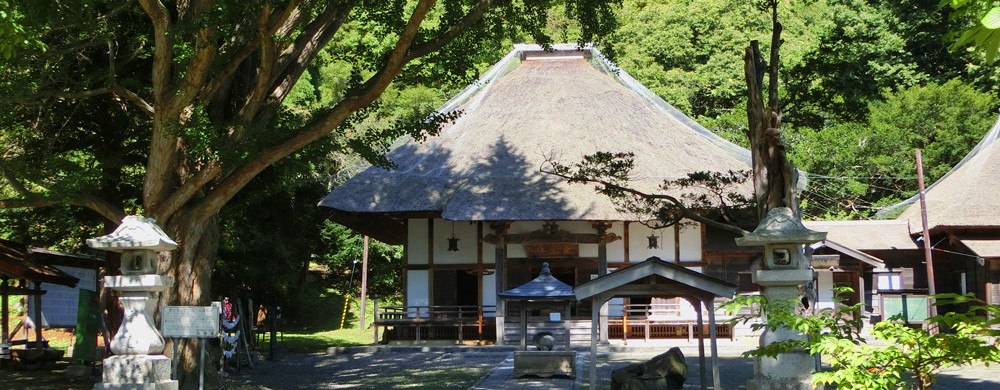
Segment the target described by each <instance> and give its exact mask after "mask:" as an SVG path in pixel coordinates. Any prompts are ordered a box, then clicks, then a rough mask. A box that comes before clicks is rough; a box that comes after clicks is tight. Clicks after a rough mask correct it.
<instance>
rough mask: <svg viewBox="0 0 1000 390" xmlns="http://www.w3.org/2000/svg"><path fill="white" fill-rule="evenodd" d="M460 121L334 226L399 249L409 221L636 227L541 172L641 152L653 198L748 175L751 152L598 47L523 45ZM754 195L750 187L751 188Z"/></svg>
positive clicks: (343, 204)
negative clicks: (688, 181)
mask: <svg viewBox="0 0 1000 390" xmlns="http://www.w3.org/2000/svg"><path fill="white" fill-rule="evenodd" d="M454 110H461V113H462V115H461V117H460V118H459V119H458V120H457V121H455V123H453V124H451V125H449V126H448V127H447V128H445V129H444V130H443V131H442V132H441V134H440V135H439V136H436V137H432V138H430V139H429V140H427V141H425V142H422V143H421V142H416V141H413V140H409V141H406V142H402V143H401V144H400V145H399V146H398V147H396V148H395V149H393V150H392V151H391V152H390V153H389V154H388V157H389V159H390V160H391V161H393V162H395V163H396V164H397V166H398V169H396V170H385V169H382V168H378V167H371V168H368V169H367V170H365V171H363V172H361V173H360V174H358V175H357V176H355V177H354V178H352V179H350V180H348V181H347V182H346V183H344V184H343V185H341V186H340V187H338V188H336V189H334V190H333V192H331V193H330V194H329V195H328V196H327V197H326V199H323V201H322V202H320V206H323V207H326V208H329V209H331V210H333V211H334V214H333V216H332V217H331V219H333V220H334V221H337V222H340V223H343V224H345V225H347V226H349V227H351V228H354V229H356V230H359V231H361V232H363V233H365V234H368V235H371V236H373V237H375V238H377V239H379V240H382V241H386V242H390V243H402V242H403V241H404V239H405V221H406V219H407V218H413V217H438V218H443V219H446V220H452V221H514V220H521V221H525V220H534V221H540V220H580V221H607V220H618V221H621V220H629V219H634V218H629V217H628V216H623V215H621V214H620V213H619V212H618V211H617V210H616V209H615V207H614V206H613V205H612V203H611V202H610V201H609V200H608V199H607V198H606V197H605V196H604V195H600V194H597V193H595V191H594V189H593V188H592V186H587V185H570V184H568V183H566V182H565V181H564V180H561V179H560V178H558V177H555V176H552V175H549V174H546V173H543V172H541V171H540V167H542V166H543V165H544V164H545V163H546V161H548V160H555V161H559V162H562V163H566V164H571V163H575V162H578V161H581V158H582V157H583V156H584V155H588V154H592V153H595V152H598V151H606V152H633V153H635V170H634V171H633V172H632V176H633V178H634V179H633V181H632V183H631V184H632V185H633V186H636V187H638V188H640V189H643V190H647V191H655V190H656V188H657V186H658V185H659V184H660V183H661V182H662V181H663V180H664V179H676V178H682V177H686V175H687V174H688V173H692V172H696V171H718V172H726V171H729V170H734V171H737V170H744V171H745V170H749V169H750V153H749V151H747V150H746V149H743V148H741V147H739V146H736V145H734V144H732V143H730V142H728V141H726V140H724V139H722V138H720V137H718V136H716V135H715V134H713V133H712V132H710V131H708V130H706V129H705V128H703V127H702V126H701V125H699V124H697V123H695V122H694V121H693V120H691V119H690V118H688V117H687V116H685V115H684V114H682V113H680V112H679V111H677V110H676V109H675V108H674V107H672V106H670V105H669V104H667V103H666V102H664V101H663V100H662V99H660V98H659V97H657V96H656V95H655V94H653V93H652V92H650V91H649V90H648V89H646V88H645V87H643V86H641V85H640V84H639V83H638V82H636V81H635V80H634V79H632V78H631V77H630V76H629V75H628V74H627V73H625V72H624V71H620V70H618V69H615V68H613V67H612V66H611V65H609V64H608V63H607V62H606V61H605V60H604V59H603V57H602V56H601V55H600V53H599V52H598V51H597V50H596V49H592V48H585V49H583V50H577V49H576V47H575V46H569V45H563V46H557V47H556V50H555V51H554V52H545V51H543V50H541V48H539V47H538V46H534V45H519V46H517V47H516V48H515V49H514V50H513V51H511V52H510V54H508V55H507V56H506V57H504V58H503V59H502V60H501V61H500V62H498V63H497V64H496V65H495V66H493V67H492V68H491V69H490V70H489V71H488V72H486V73H485V74H484V76H483V77H482V78H481V79H480V80H479V81H478V82H477V83H475V84H473V85H471V86H469V87H468V88H466V89H465V90H464V91H463V92H462V93H460V94H459V95H457V96H456V97H455V98H454V99H452V100H451V101H450V102H448V103H447V104H446V105H445V106H443V107H442V108H441V109H439V111H440V112H452V111H454ZM745 190H746V191H748V192H749V191H750V189H749V186H747V188H746V189H745Z"/></svg>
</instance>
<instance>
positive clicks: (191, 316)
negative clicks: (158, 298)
mask: <svg viewBox="0 0 1000 390" xmlns="http://www.w3.org/2000/svg"><path fill="white" fill-rule="evenodd" d="M221 311H222V310H221V307H220V305H219V303H218V302H212V306H167V307H164V308H163V311H162V312H161V313H160V314H161V315H160V318H161V322H162V326H163V337H166V338H210V337H219V317H220V315H221Z"/></svg>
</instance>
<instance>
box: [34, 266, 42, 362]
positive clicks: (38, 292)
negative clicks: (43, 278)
mask: <svg viewBox="0 0 1000 390" xmlns="http://www.w3.org/2000/svg"><path fill="white" fill-rule="evenodd" d="M34 298H35V348H43V346H42V282H35V297H34Z"/></svg>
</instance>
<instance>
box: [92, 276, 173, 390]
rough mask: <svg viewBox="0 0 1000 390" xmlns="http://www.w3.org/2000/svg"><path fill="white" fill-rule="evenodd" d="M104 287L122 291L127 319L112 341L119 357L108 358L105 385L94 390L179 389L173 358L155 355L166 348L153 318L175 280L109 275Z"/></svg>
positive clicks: (112, 347)
mask: <svg viewBox="0 0 1000 390" xmlns="http://www.w3.org/2000/svg"><path fill="white" fill-rule="evenodd" d="M104 284H105V286H107V287H108V288H110V289H112V290H117V291H120V292H121V296H120V297H119V301H121V303H122V306H124V309H125V310H124V312H125V317H124V318H123V319H122V324H121V327H119V328H118V333H117V334H115V337H114V338H112V339H111V352H114V353H115V356H111V357H109V358H107V359H104V374H103V376H102V381H101V382H102V383H98V384H96V385H94V389H103V390H110V389H129V390H132V389H143V390H147V389H148V390H153V389H156V390H171V389H177V386H178V384H177V381H175V380H172V379H170V367H171V363H170V358H168V357H166V356H163V355H151V354H158V353H161V352H163V348H164V342H163V336H162V335H160V332H159V331H158V330H157V329H156V324H155V323H154V322H153V317H152V314H153V312H155V311H156V301H157V295H159V293H160V291H163V290H166V289H167V288H168V287H170V286H171V285H173V279H171V278H170V277H166V276H161V275H123V276H105V277H104Z"/></svg>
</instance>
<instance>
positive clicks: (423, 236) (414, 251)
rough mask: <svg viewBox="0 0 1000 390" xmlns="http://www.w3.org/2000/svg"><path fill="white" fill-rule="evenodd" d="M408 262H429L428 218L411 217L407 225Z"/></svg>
mask: <svg viewBox="0 0 1000 390" xmlns="http://www.w3.org/2000/svg"><path fill="white" fill-rule="evenodd" d="M406 262H407V264H427V220H426V219H423V218H411V219H410V220H409V221H407V227H406Z"/></svg>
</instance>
